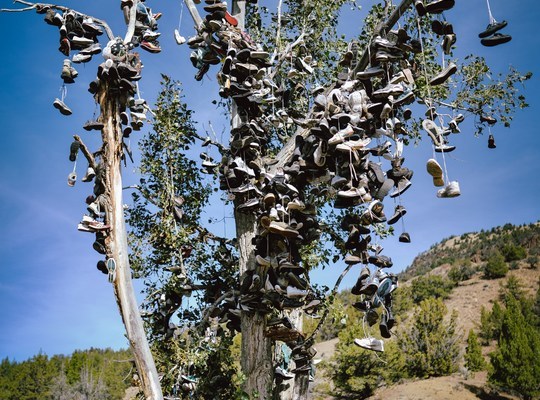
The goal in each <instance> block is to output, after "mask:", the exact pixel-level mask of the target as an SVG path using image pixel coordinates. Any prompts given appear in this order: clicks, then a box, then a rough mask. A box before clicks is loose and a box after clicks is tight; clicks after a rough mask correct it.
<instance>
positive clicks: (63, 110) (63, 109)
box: [53, 99, 73, 115]
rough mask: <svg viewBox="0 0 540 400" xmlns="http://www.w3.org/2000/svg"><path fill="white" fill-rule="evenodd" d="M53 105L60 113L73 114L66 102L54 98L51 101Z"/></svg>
mask: <svg viewBox="0 0 540 400" xmlns="http://www.w3.org/2000/svg"><path fill="white" fill-rule="evenodd" d="M53 106H54V108H57V109H58V110H60V113H61V114H62V115H71V114H73V111H71V109H70V108H69V107H68V106H66V104H65V103H64V102H63V101H62V100H60V99H55V100H54V102H53Z"/></svg>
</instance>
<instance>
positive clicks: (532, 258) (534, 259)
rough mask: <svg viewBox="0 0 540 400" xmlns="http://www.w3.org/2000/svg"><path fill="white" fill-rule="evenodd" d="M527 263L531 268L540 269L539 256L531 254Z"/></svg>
mask: <svg viewBox="0 0 540 400" xmlns="http://www.w3.org/2000/svg"><path fill="white" fill-rule="evenodd" d="M527 264H529V268H530V269H538V256H530V257H529V258H527Z"/></svg>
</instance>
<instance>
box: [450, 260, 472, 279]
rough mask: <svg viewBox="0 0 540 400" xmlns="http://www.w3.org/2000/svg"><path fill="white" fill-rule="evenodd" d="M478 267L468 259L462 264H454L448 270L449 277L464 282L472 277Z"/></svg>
mask: <svg viewBox="0 0 540 400" xmlns="http://www.w3.org/2000/svg"><path fill="white" fill-rule="evenodd" d="M475 272H476V269H475V268H474V267H473V266H472V264H471V262H470V261H469V260H466V261H465V262H464V263H463V264H461V265H460V266H454V267H452V268H451V269H450V271H448V278H449V279H450V280H451V281H453V282H455V283H458V282H463V281H466V280H469V279H471V278H472V276H473V275H474V273H475Z"/></svg>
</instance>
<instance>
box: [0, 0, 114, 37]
mask: <svg viewBox="0 0 540 400" xmlns="http://www.w3.org/2000/svg"><path fill="white" fill-rule="evenodd" d="M13 2H14V3H20V4H24V5H26V6H28V7H25V8H1V9H0V12H22V11H32V10H35V9H36V8H37V7H38V6H41V7H49V8H51V9H53V10H60V11H73V12H75V13H76V14H79V15H82V16H85V17H88V18H91V19H92V20H93V21H94V22H95V23H96V24H98V25H101V26H102V27H103V28H104V29H105V33H106V34H107V37H108V38H109V40H112V39H114V35H113V32H112V30H111V28H110V26H109V25H108V24H107V23H106V22H105V21H103V20H101V19H99V18H95V17H92V16H91V15H87V14H84V13H82V12H79V11H77V10H73V9H72V8H68V7H64V6H59V5H56V4H47V3H31V2H29V1H25V0H13Z"/></svg>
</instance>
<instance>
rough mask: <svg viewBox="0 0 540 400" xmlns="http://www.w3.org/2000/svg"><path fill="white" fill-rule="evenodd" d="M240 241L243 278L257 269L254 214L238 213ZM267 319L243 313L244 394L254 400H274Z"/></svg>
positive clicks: (242, 362)
mask: <svg viewBox="0 0 540 400" xmlns="http://www.w3.org/2000/svg"><path fill="white" fill-rule="evenodd" d="M235 220H236V235H237V236H236V237H237V238H238V251H239V256H240V257H239V264H240V275H242V274H243V273H244V272H245V271H247V270H253V269H255V246H254V245H253V244H252V239H253V238H254V237H255V235H256V233H257V219H256V217H255V216H254V215H251V214H242V213H239V212H235ZM265 325H266V324H265V316H264V315H263V314H260V313H258V312H255V313H245V312H243V313H242V322H241V327H242V347H241V351H242V352H241V359H240V365H241V367H242V372H243V373H244V375H245V377H246V381H245V382H244V388H243V389H244V391H245V392H246V393H247V394H248V395H250V396H252V397H251V398H254V399H271V396H272V381H273V377H274V373H273V368H272V340H271V339H270V338H267V337H265V336H264V329H265Z"/></svg>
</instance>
